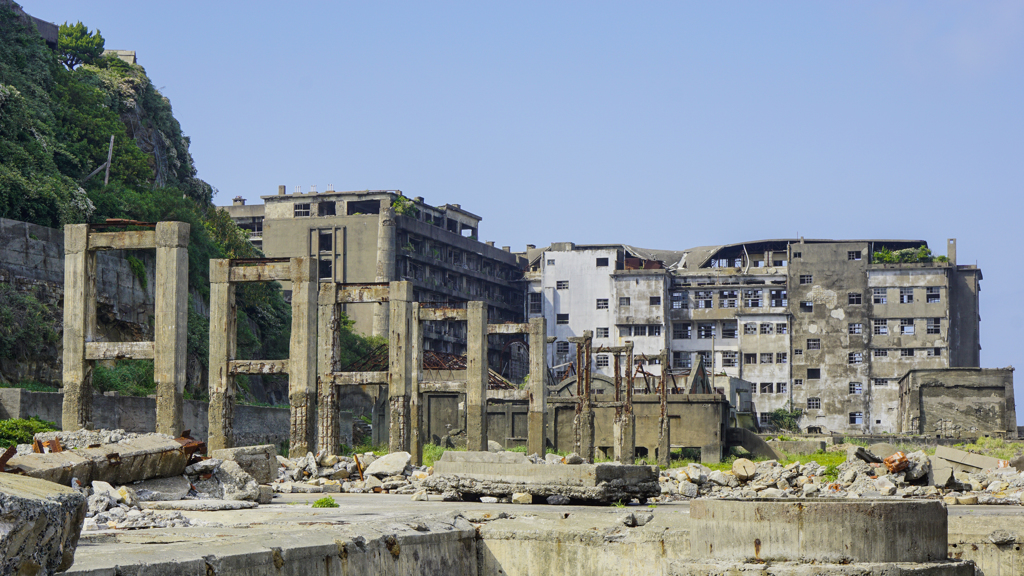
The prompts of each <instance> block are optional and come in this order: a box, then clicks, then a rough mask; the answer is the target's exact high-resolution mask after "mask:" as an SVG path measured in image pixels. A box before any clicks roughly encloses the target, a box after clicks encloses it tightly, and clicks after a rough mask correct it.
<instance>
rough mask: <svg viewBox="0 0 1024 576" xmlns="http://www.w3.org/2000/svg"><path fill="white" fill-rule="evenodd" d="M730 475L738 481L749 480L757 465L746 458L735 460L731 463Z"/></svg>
mask: <svg viewBox="0 0 1024 576" xmlns="http://www.w3.org/2000/svg"><path fill="white" fill-rule="evenodd" d="M732 473H733V475H734V476H736V478H737V479H739V480H743V481H746V480H750V479H751V478H753V477H754V474H756V473H757V465H756V464H754V463H753V462H751V461H750V460H747V459H746V458H737V459H736V461H735V462H733V463H732Z"/></svg>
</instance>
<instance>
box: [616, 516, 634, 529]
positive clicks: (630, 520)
mask: <svg viewBox="0 0 1024 576" xmlns="http://www.w3.org/2000/svg"><path fill="white" fill-rule="evenodd" d="M616 521H617V522H618V523H619V524H622V525H623V526H625V527H627V528H632V527H634V526H636V516H633V514H632V513H631V512H626V513H625V514H621V515H619V517H618V518H616Z"/></svg>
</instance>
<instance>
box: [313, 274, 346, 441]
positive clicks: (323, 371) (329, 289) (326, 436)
mask: <svg viewBox="0 0 1024 576" xmlns="http://www.w3.org/2000/svg"><path fill="white" fill-rule="evenodd" d="M337 293H338V285H337V284H334V283H333V282H332V283H327V284H323V285H322V286H320V294H319V297H318V300H319V305H318V306H317V310H318V312H317V319H318V320H317V322H318V324H317V331H316V333H317V347H316V349H317V379H316V382H317V402H316V414H317V430H316V434H317V452H325V453H327V454H337V453H338V451H339V441H340V440H339V438H340V435H339V433H340V428H339V422H338V393H337V387H336V386H335V385H334V379H333V378H332V377H331V374H332V373H333V372H334V368H335V366H334V364H335V362H336V361H337V358H338V313H339V312H340V310H339V305H338V304H337V303H336V302H337ZM351 427H352V425H351V422H350V423H349V428H350V430H349V435H350V436H351V434H352V432H351Z"/></svg>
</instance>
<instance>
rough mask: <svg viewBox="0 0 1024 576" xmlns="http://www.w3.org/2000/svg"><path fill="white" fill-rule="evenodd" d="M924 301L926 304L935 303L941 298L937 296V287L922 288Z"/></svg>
mask: <svg viewBox="0 0 1024 576" xmlns="http://www.w3.org/2000/svg"><path fill="white" fill-rule="evenodd" d="M924 301H925V302H926V303H928V304H936V303H938V302H941V301H942V300H941V299H940V298H939V289H938V287H936V286H932V287H930V288H925V289H924Z"/></svg>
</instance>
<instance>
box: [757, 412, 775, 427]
mask: <svg viewBox="0 0 1024 576" xmlns="http://www.w3.org/2000/svg"><path fill="white" fill-rule="evenodd" d="M757 418H758V422H759V423H761V424H771V423H772V419H771V414H770V413H768V412H761V413H760V414H758V415H757Z"/></svg>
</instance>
